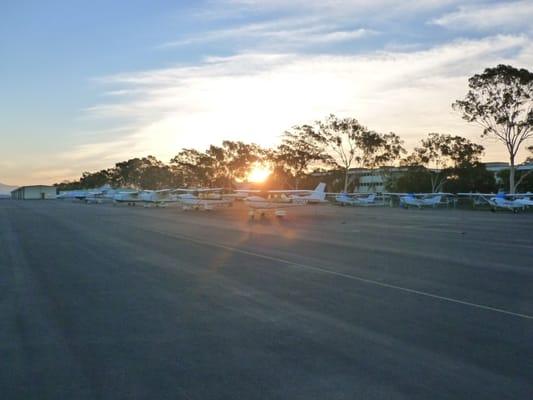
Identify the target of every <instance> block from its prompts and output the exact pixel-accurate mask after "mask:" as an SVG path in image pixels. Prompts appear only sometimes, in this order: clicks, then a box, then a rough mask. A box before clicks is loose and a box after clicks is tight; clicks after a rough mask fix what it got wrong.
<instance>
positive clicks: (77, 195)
mask: <svg viewBox="0 0 533 400" xmlns="http://www.w3.org/2000/svg"><path fill="white" fill-rule="evenodd" d="M88 194H89V192H88V191H87V190H67V191H64V192H61V193H59V194H58V195H57V197H56V198H57V199H71V200H85V198H86V197H87V195H88Z"/></svg>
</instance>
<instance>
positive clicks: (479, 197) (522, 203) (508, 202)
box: [458, 193, 533, 213]
mask: <svg viewBox="0 0 533 400" xmlns="http://www.w3.org/2000/svg"><path fill="white" fill-rule="evenodd" d="M458 195H459V196H463V197H470V198H471V199H472V200H473V201H474V204H488V205H489V206H490V208H491V211H496V210H498V209H503V210H509V211H512V212H514V213H517V212H519V211H520V210H521V209H525V208H527V207H531V206H533V200H532V199H531V198H530V196H533V194H530V193H515V194H505V193H498V194H496V195H494V193H458Z"/></svg>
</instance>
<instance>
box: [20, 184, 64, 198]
mask: <svg viewBox="0 0 533 400" xmlns="http://www.w3.org/2000/svg"><path fill="white" fill-rule="evenodd" d="M55 198H56V187H55V186H45V185H33V186H21V187H19V188H16V189H15V190H13V191H12V192H11V199H13V200H52V199H55Z"/></svg>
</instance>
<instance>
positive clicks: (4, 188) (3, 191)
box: [0, 183, 18, 195]
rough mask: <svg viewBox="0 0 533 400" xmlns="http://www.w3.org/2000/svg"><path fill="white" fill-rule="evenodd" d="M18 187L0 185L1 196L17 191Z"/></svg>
mask: <svg viewBox="0 0 533 400" xmlns="http://www.w3.org/2000/svg"><path fill="white" fill-rule="evenodd" d="M17 187H18V186H10V185H4V184H3V183H0V195H9V194H10V193H11V191H12V190H13V189H16V188H17Z"/></svg>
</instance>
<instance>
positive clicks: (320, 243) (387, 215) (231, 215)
mask: <svg viewBox="0 0 533 400" xmlns="http://www.w3.org/2000/svg"><path fill="white" fill-rule="evenodd" d="M288 212H289V214H288V216H287V218H286V219H283V220H279V219H276V218H275V217H267V218H265V219H258V220H255V221H248V219H247V215H246V210H245V209H244V208H243V206H242V205H238V206H236V207H233V208H230V209H226V210H217V211H213V212H194V211H182V210H180V209H176V208H166V209H151V208H142V207H127V206H123V207H114V206H112V205H110V204H102V205H84V204H81V203H73V202H70V201H33V202H32V201H27V202H24V201H0V398H2V399H25V400H28V399H39V400H44V399H113V400H118V399H158V400H160V399H246V400H250V399H306V400H309V399H328V400H329V399H424V400H427V399H453V400H459V399H469V400H471V399H483V400H488V399H498V400H502V399H524V400H526V399H532V398H533V234H532V231H533V213H526V214H512V213H509V212H498V213H490V212H487V211H468V210H454V209H438V210H432V209H430V210H412V209H409V210H403V209H398V208H388V207H385V208H371V207H369V208H341V207H335V206H317V207H301V208H291V209H289V210H288Z"/></svg>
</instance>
